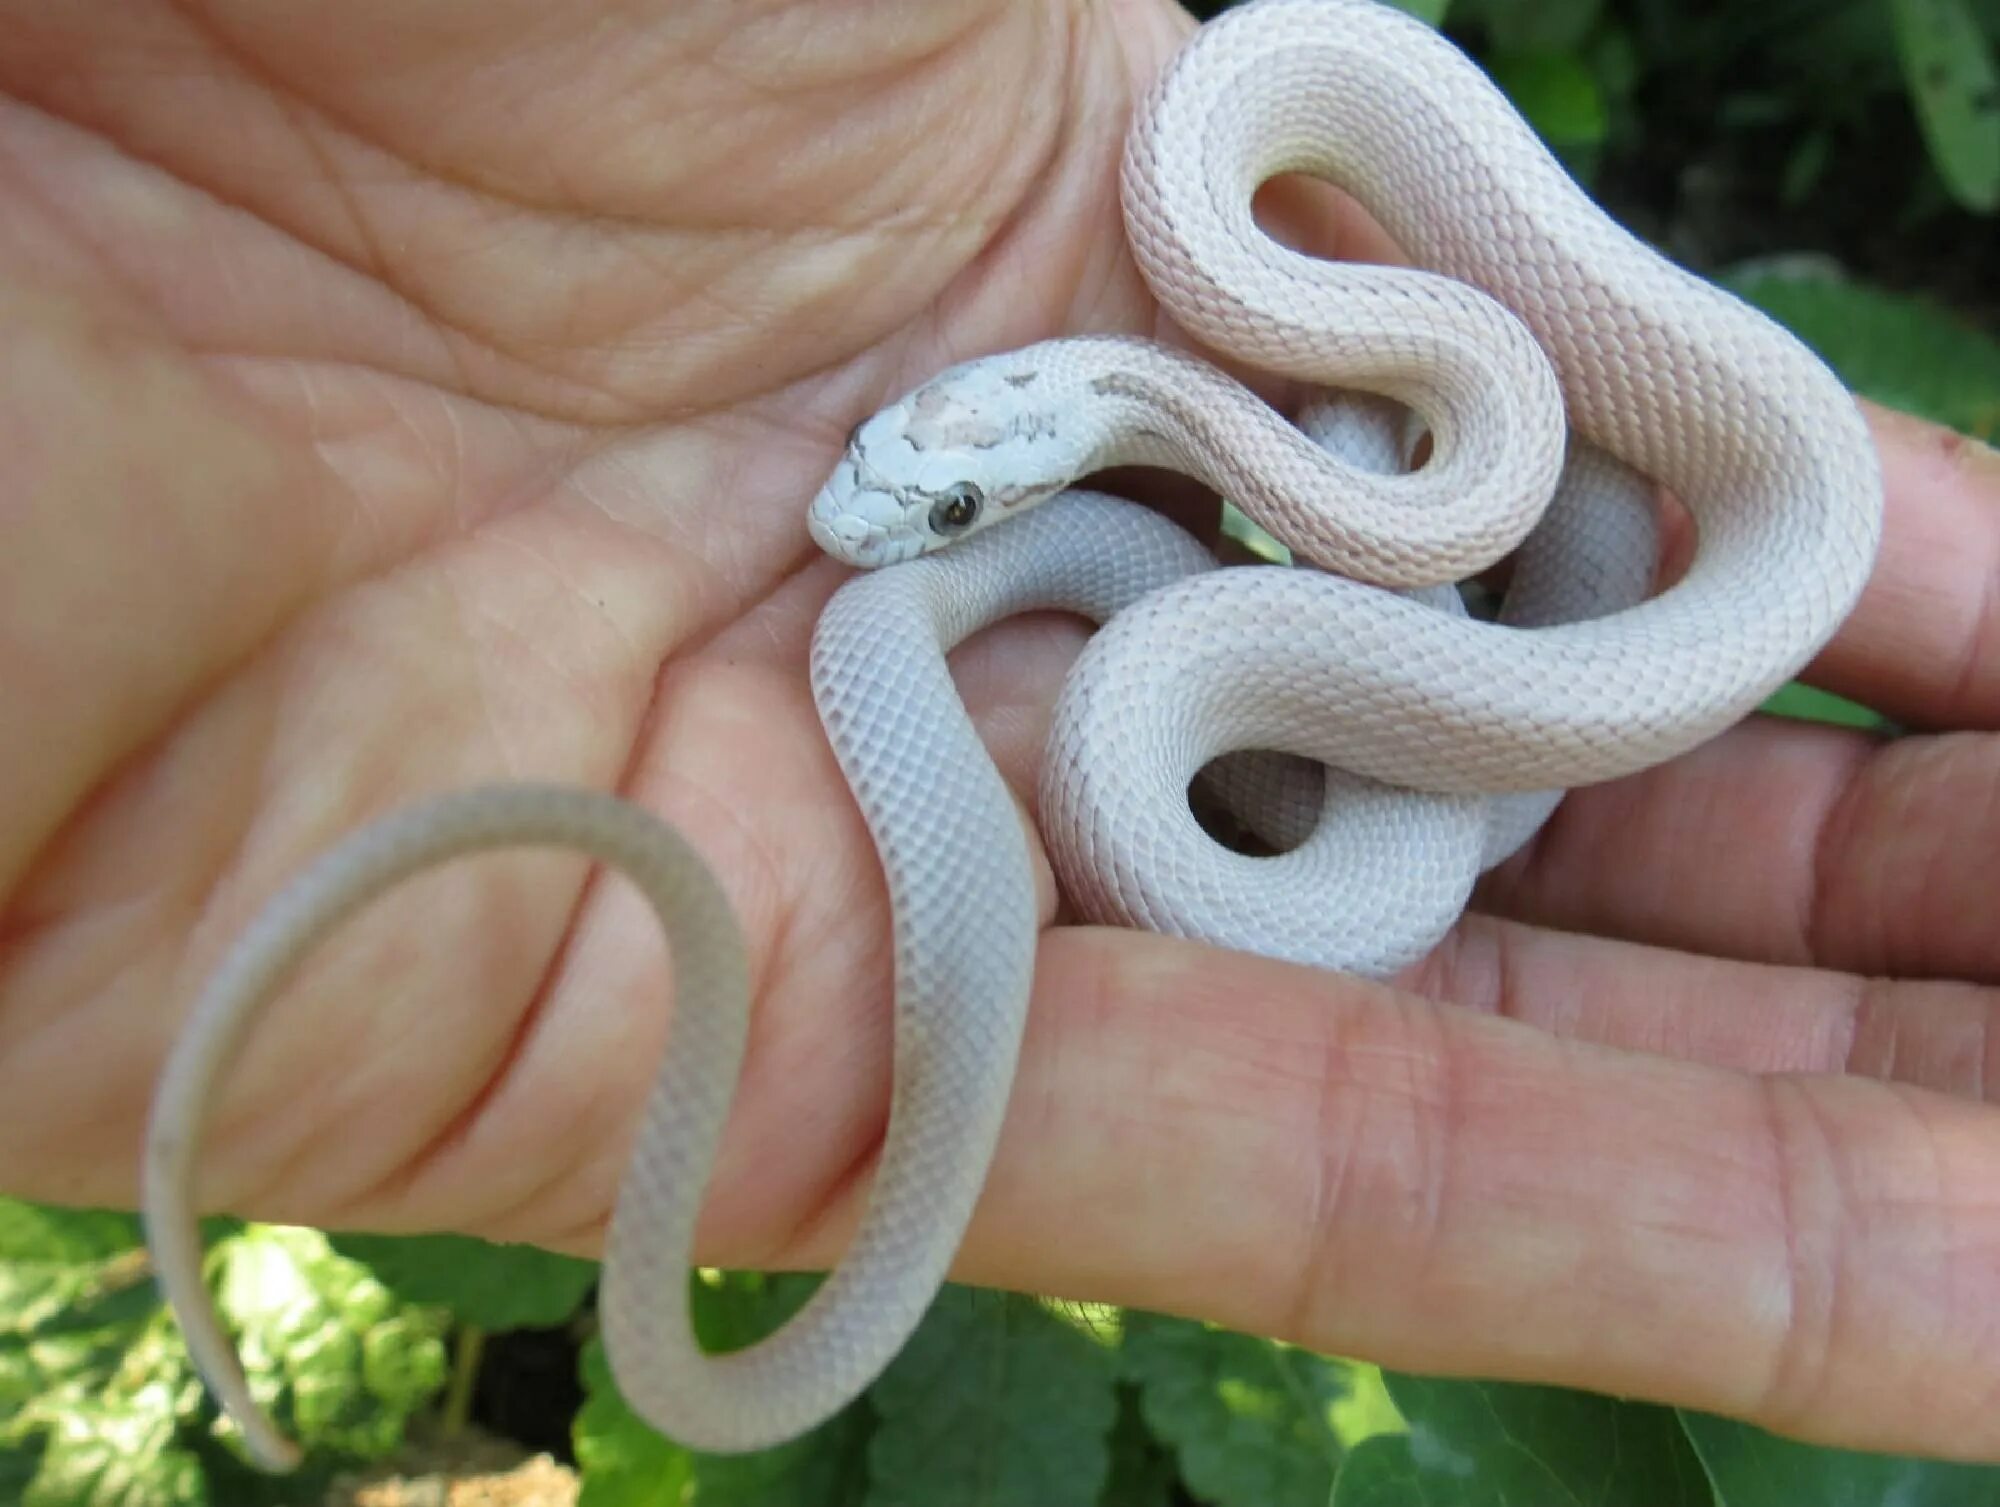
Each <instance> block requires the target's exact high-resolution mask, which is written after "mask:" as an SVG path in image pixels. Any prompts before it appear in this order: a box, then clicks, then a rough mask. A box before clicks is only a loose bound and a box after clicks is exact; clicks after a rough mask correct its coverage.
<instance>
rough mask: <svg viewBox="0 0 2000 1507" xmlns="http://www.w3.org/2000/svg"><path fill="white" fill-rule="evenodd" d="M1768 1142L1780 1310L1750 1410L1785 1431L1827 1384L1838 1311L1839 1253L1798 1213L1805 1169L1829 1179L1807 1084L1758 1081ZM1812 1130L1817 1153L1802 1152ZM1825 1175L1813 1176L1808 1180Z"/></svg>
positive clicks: (1803, 1415)
mask: <svg viewBox="0 0 2000 1507" xmlns="http://www.w3.org/2000/svg"><path fill="white" fill-rule="evenodd" d="M1756 1082H1757V1087H1758V1090H1759V1097H1760V1100H1761V1102H1762V1105H1763V1110H1764V1115H1763V1119H1764V1125H1765V1130H1766V1134H1767V1136H1768V1139H1769V1146H1770V1152H1769V1165H1770V1167H1771V1169H1772V1170H1771V1178H1770V1185H1771V1188H1772V1191H1773V1193H1774V1195H1775V1203H1776V1206H1777V1208H1778V1211H1779V1214H1780V1219H1781V1227H1782V1229H1783V1231H1784V1242H1783V1243H1784V1249H1785V1252H1786V1258H1787V1259H1786V1261H1785V1264H1784V1272H1785V1276H1786V1291H1785V1302H1784V1313H1783V1316H1782V1319H1781V1320H1780V1322H1779V1323H1778V1324H1777V1326H1776V1327H1775V1329H1774V1330H1773V1332H1772V1335H1771V1343H1770V1361H1769V1364H1768V1366H1767V1367H1766V1368H1765V1376H1764V1379H1763V1381H1762V1383H1761V1385H1760V1386H1759V1388H1758V1390H1757V1392H1756V1393H1755V1395H1754V1399H1753V1400H1752V1406H1753V1407H1754V1409H1755V1411H1756V1413H1757V1414H1758V1415H1759V1416H1761V1417H1764V1418H1769V1419H1771V1420H1772V1421H1773V1427H1775V1428H1777V1429H1778V1430H1780V1431H1781V1432H1782V1431H1785V1430H1786V1429H1787V1428H1788V1427H1794V1428H1795V1427H1796V1426H1797V1421H1798V1420H1802V1419H1804V1418H1807V1417H1809V1416H1810V1407H1811V1402H1812V1400H1813V1399H1814V1398H1815V1397H1816V1396H1818V1395H1820V1394H1821V1393H1822V1392H1823V1390H1824V1386H1825V1380H1826V1376H1827V1373H1828V1363H1829V1360H1830V1358H1831V1354H1832V1350H1831V1347H1832V1344H1833V1335H1834V1321H1835V1317H1836V1315H1837V1312H1838V1308H1839V1303H1838V1290H1839V1273H1838V1270H1837V1266H1838V1260H1837V1258H1836V1260H1835V1261H1833V1262H1827V1261H1826V1260H1825V1259H1824V1257H1825V1255H1826V1253H1827V1252H1829V1251H1835V1252H1837V1251H1838V1249H1839V1244H1838V1241H1837V1240H1835V1239H1832V1238H1829V1237H1828V1236H1827V1235H1826V1234H1825V1233H1824V1231H1825V1229H1826V1226H1825V1225H1824V1224H1823V1223H1820V1224H1814V1225H1809V1224H1808V1222H1807V1218H1808V1216H1806V1215H1805V1214H1803V1213H1802V1205H1803V1204H1804V1202H1805V1199H1804V1196H1803V1188H1802V1185H1803V1184H1804V1183H1805V1182H1806V1181H1807V1175H1808V1172H1809V1171H1813V1172H1818V1173H1821V1174H1822V1175H1823V1177H1824V1176H1826V1175H1830V1174H1831V1171H1832V1169H1831V1167H1830V1166H1829V1165H1827V1148H1826V1145H1825V1143H1824V1141H1823V1140H1819V1139H1817V1133H1818V1129H1819V1127H1818V1123H1817V1120H1816V1117H1815V1116H1814V1115H1813V1112H1812V1106H1811V1104H1810V1102H1809V1100H1810V1092H1809V1090H1808V1089H1807V1088H1806V1086H1805V1085H1803V1084H1801V1083H1799V1082H1796V1081H1794V1080H1792V1079H1789V1078H1785V1077H1781V1076H1776V1075H1772V1076H1767V1077H1763V1078H1760V1079H1758V1080H1756ZM1808 1132H1811V1133H1812V1134H1813V1136H1814V1137H1815V1139H1814V1140H1813V1142H1812V1144H1813V1146H1814V1148H1815V1150H1814V1151H1813V1152H1812V1153H1810V1154H1809V1153H1808V1152H1807V1150H1806V1136H1807V1133H1808ZM1823 1177H1815V1178H1813V1179H1812V1181H1813V1182H1814V1183H1818V1182H1820V1181H1821V1180H1823Z"/></svg>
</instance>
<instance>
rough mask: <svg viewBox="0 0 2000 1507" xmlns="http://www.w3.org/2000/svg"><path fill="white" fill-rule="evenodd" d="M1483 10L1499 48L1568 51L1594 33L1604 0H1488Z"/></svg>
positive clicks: (1496, 45)
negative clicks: (1591, 32)
mask: <svg viewBox="0 0 2000 1507" xmlns="http://www.w3.org/2000/svg"><path fill="white" fill-rule="evenodd" d="M1481 9H1482V13H1483V14H1484V16H1485V20H1486V29H1487V30H1488V31H1489V32H1490V33H1491V34H1492V37H1493V45H1494V47H1495V49H1496V50H1498V51H1501V52H1543V53H1568V52H1572V51H1574V50H1575V49H1576V48H1578V47H1580V46H1582V45H1583V40H1584V38H1585V37H1587V36H1589V35H1590V31H1591V28H1592V27H1594V26H1595V25H1596V24H1597V20H1598V17H1599V16H1600V15H1601V14H1602V13H1603V11H1604V0H1485V3H1484V5H1483V6H1482V7H1481Z"/></svg>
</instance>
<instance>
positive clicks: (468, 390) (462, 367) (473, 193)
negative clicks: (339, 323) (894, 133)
mask: <svg viewBox="0 0 2000 1507" xmlns="http://www.w3.org/2000/svg"><path fill="white" fill-rule="evenodd" d="M228 56H229V58H230V60H231V62H232V63H233V64H234V65H235V66H236V67H237V68H238V69H239V71H241V72H243V73H244V75H245V77H246V78H249V79H251V80H253V81H255V82H258V83H261V84H264V85H266V86H268V87H270V88H272V89H274V90H277V91H281V94H282V97H283V98H284V99H285V100H286V101H288V102H290V103H291V104H293V105H294V106H296V107H297V108H299V109H305V110H310V111H313V112H315V113H317V114H319V115H321V116H323V117H325V118H326V119H327V121H328V124H329V125H331V126H333V127H334V128H336V129H339V130H342V131H345V132H348V133H349V134H350V135H352V136H353V137H354V139H355V140H356V141H357V143H359V144H360V145H361V146H363V147H365V148H367V149H368V150H369V151H371V152H375V153H378V154H380V155H381V156H382V157H383V158H384V160H389V161H393V162H395V163H396V164H397V165H398V166H399V167H400V168H402V169H404V170H405V171H408V172H411V173H413V174H417V175H422V174H424V173H425V171H426V170H425V169H424V167H423V166H422V165H420V164H417V163H413V162H412V161H410V160H409V159H407V158H405V157H403V156H401V155H400V154H398V153H396V152H395V151H394V150H393V149H392V148H391V147H389V146H388V145H386V144H384V143H380V142H375V141H372V140H370V139H369V138H368V137H367V136H365V135H361V134H358V133H357V132H356V130H355V128H354V127H353V125H352V123H351V122H347V121H342V120H340V119H338V118H336V117H333V116H331V115H329V114H328V112H327V111H326V110H325V109H324V108H323V107H322V106H320V105H319V104H318V103H317V102H316V101H309V100H306V99H305V98H304V97H303V96H300V95H298V94H297V93H296V91H295V90H293V89H292V88H291V87H290V85H289V84H288V83H287V81H286V80H285V79H283V78H281V77H278V76H276V75H272V74H270V73H268V71H267V70H263V69H261V68H260V67H258V66H257V65H256V62H255V60H254V59H253V58H251V57H249V56H247V55H244V54H241V53H240V52H232V53H230V54H228ZM286 118H287V119H288V120H291V121H292V123H293V127H294V134H295V135H296V137H297V139H298V140H299V141H300V143H301V144H302V146H305V147H307V148H308V149H309V150H310V152H311V155H312V157H313V159H314V160H315V161H317V162H319V163H320V164H321V165H322V167H323V169H324V178H325V181H327V182H330V183H332V184H333V185H335V187H336V190H337V192H338V193H339V194H340V195H341V201H342V203H343V204H344V205H346V206H347V208H348V210H349V219H350V221H351V222H352V224H353V225H354V227H355V230H356V233H357V235H358V236H360V238H361V240H362V242H363V245H364V247H365V248H367V249H368V250H369V252H370V253H371V254H369V255H366V256H364V257H362V258H360V259H359V260H357V259H355V258H354V257H352V256H351V255H348V254H346V253H342V252H341V251H339V250H338V249H337V248H336V247H335V246H333V245H332V244H330V243H328V242H327V241H326V239H325V238H324V237H319V238H314V239H313V240H312V241H311V242H310V244H312V245H313V249H315V250H316V251H318V252H319V253H320V254H321V255H324V256H327V257H329V258H330V259H332V260H335V261H337V262H339V263H341V264H342V265H345V266H347V267H348V268H349V270H351V271H354V272H356V273H357V274H359V275H362V276H365V277H368V278H370V280H371V281H373V282H375V283H376V284H377V285H378V286H381V287H383V288H385V289H386V290H388V291H390V292H392V293H393V294H394V295H395V296H396V297H397V298H398V299H399V300H400V301H401V302H402V303H403V304H404V306H405V307H406V308H408V309H409V310H410V311H411V312H412V313H414V314H416V315H418V316H419V317H421V318H422V319H423V320H424V321H425V322H426V323H428V324H429V325H430V326H431V327H432V328H433V329H434V330H435V331H436V332H437V333H438V334H439V335H440V337H441V338H442V341H443V344H442V347H441V349H442V350H443V352H444V354H445V356H446V359H448V360H449V361H451V362H452V363H453V366H454V368H455V370H456V373H457V375H456V378H455V381H454V386H455V388H456V390H458V391H459V392H461V393H463V394H465V395H467V396H476V397H478V398H480V399H481V400H482V401H488V402H493V401H500V402H508V401H509V400H508V399H507V398H506V397H505V396H504V395H503V394H500V393H496V392H495V391H494V390H493V384H492V383H491V382H490V381H489V382H481V381H476V380H474V378H473V375H472V372H471V368H470V367H468V366H467V365H466V363H465V361H464V359H463V356H462V354H461V351H462V347H463V345H465V344H467V343H469V344H470V345H471V346H472V347H473V348H474V349H475V350H476V351H478V352H480V353H483V354H485V355H488V356H491V357H493V358H494V359H496V360H498V361H500V362H501V363H502V364H503V366H504V365H508V364H513V365H516V366H518V367H519V368H521V369H522V370H524V371H526V372H528V373H530V374H532V375H534V376H536V377H539V378H543V379H547V380H551V381H554V382H556V383H557V384H559V385H560V386H567V387H568V388H570V389H573V390H575V391H578V392H581V393H582V394H584V395H585V396H586V397H588V398H591V399H606V400H609V401H610V403H611V405H612V407H611V409H610V410H608V411H606V412H590V411H579V410H578V409H577V408H576V405H575V404H574V403H568V404H566V405H564V407H563V409H562V411H561V412H560V414H559V415H558V414H557V413H555V412H552V411H551V410H549V409H548V408H547V407H546V406H544V407H541V408H537V409H534V410H532V411H535V412H537V413H538V414H541V415H542V416H547V417H557V416H560V417H562V418H564V419H579V418H580V419H583V420H586V421H590V422H597V423H609V422H620V421H624V420H629V419H632V418H636V417H639V416H641V412H640V410H636V409H634V408H632V407H631V406H630V398H629V397H628V396H627V395H624V394H623V393H622V392H621V390H620V389H619V388H618V387H617V386H615V385H610V384H607V383H603V382H595V383H592V382H587V381H586V380H585V378H584V376H583V374H582V373H581V372H580V371H576V370H568V371H557V370H553V369H551V368H550V367H548V366H547V365H545V364H543V363H542V362H539V361H537V360H535V359H534V356H533V352H532V350H531V349H530V348H529V347H528V346H526V345H523V344H521V343H519V342H515V343H511V344H507V343H498V342H496V341H494V340H493V339H492V338H491V336H490V332H484V331H481V330H479V329H477V328H474V327H472V326H471V325H469V324H467V323H466V322H465V321H464V320H461V319H458V318H456V317H453V316H450V315H448V314H447V313H446V311H445V310H444V309H443V308H442V307H440V306H439V305H438V304H437V303H436V301H435V300H433V299H430V298H427V297H424V296H422V295H421V293H420V291H419V290H418V289H416V288H414V287H412V286H411V285H409V283H408V281H407V279H403V278H401V277H399V276H397V275H395V271H394V266H393V264H392V262H391V261H390V260H389V259H388V258H387V257H386V255H385V254H384V252H383V247H382V241H381V237H380V236H379V235H378V234H377V233H376V232H375V230H374V228H373V225H372V222H370V221H369V219H368V217H367V216H366V215H364V214H363V213H362V211H361V210H360V207H359V204H358V202H357V201H355V200H354V199H353V198H352V196H351V194H349V193H348V191H347V187H346V183H347V179H346V176H345V175H343V174H342V173H341V172H340V171H339V169H338V168H337V167H336V166H335V165H334V159H333V157H332V156H331V155H330V154H329V153H328V152H326V151H325V150H324V149H323V148H322V147H321V146H320V144H319V141H318V137H317V135H316V134H315V133H314V132H313V131H311V130H309V129H308V128H307V126H306V125H305V124H304V122H303V121H302V120H300V119H299V118H298V116H297V115H296V113H295V112H294V111H288V112H287V115H286ZM121 144H122V145H124V146H125V149H126V150H127V151H131V150H132V147H131V145H130V144H129V143H121ZM148 160H152V159H148ZM153 165H155V166H157V167H160V168H162V170H166V171H170V172H171V171H172V169H171V168H170V167H169V166H168V164H166V163H165V162H160V161H154V163H153ZM429 183H430V186H431V187H433V188H436V187H444V188H450V189H456V190H457V191H459V192H460V193H461V194H462V195H465V196H468V197H470V198H472V199H474V201H475V202H480V201H481V198H482V195H483V190H481V189H480V188H479V187H478V186H476V185H469V184H465V183H458V182H452V181H450V180H448V179H440V178H437V177H435V175H433V176H432V177H431V178H430V180H429ZM205 191H206V192H207V193H208V194H209V195H210V196H212V197H215V198H216V199H217V200H218V202H223V203H228V204H230V205H231V206H232V207H234V208H237V209H239V210H240V211H242V212H244V213H248V214H251V215H252V216H253V217H256V218H258V219H260V220H262V221H263V222H264V223H266V224H269V225H271V226H272V228H273V229H276V230H278V231H279V232H280V233H281V234H286V235H289V236H293V237H297V236H301V235H304V234H305V233H306V232H305V229H304V227H303V226H300V225H288V224H283V223H281V222H278V221H275V220H272V219H271V218H270V217H269V215H268V213H267V212H266V211H265V210H263V209H261V208H259V207H257V206H253V205H252V204H250V203H248V202H247V201H241V200H238V199H234V198H232V197H230V196H228V195H226V194H224V193H222V192H221V190H220V189H219V187H218V186H217V184H216V183H215V182H214V180H213V179H210V180H209V181H208V183H207V185H206V188H205ZM484 197H485V198H486V199H489V200H490V197H491V196H490V195H485V196H484ZM501 202H502V203H503V205H504V207H506V208H508V209H509V210H513V211H516V212H519V213H526V214H532V215H538V216H541V217H543V218H549V219H552V220H553V219H556V218H557V215H556V212H552V211H549V210H547V209H545V208H544V207H542V206H539V205H532V204H515V203H512V202H508V201H501ZM904 214H905V216H907V217H911V218H916V219H918V220H919V221H920V222H921V221H922V220H924V219H926V218H928V217H926V216H923V215H922V213H921V211H919V210H906V211H904ZM594 218H595V219H598V220H601V219H602V216H595V217H594ZM640 228H643V229H645V230H647V231H648V232H649V233H650V234H651V235H653V236H655V237H657V236H668V237H671V238H672V240H673V242H674V243H675V244H677V245H678V244H680V243H684V242H686V241H687V240H688V238H689V237H690V236H697V237H702V236H704V232H703V229H702V227H701V226H699V225H698V224H695V225H690V224H688V223H686V222H685V220H683V222H682V223H677V224H675V225H673V226H663V225H660V224H658V223H651V224H645V225H642V226H641V227H640ZM904 231H905V227H904V226H902V225H900V224H897V223H895V222H894V221H893V220H892V221H891V222H889V223H882V222H880V221H879V220H878V222H877V223H876V224H874V225H871V226H869V227H867V229H866V231H865V233H863V238H864V239H865V240H883V239H887V240H889V241H891V242H901V241H903V240H905V239H907V236H906V234H905V233H904ZM746 233H748V234H751V235H753V236H755V237H756V238H757V239H761V240H767V241H770V242H772V243H774V244H777V245H781V246H782V247H783V249H785V250H796V249H797V246H796V244H795V243H796V242H797V240H798V236H797V235H795V234H789V233H788V234H787V235H786V236H783V237H779V236H777V235H776V234H775V233H772V232H768V231H764V230H761V229H755V230H746ZM979 238H980V237H979V234H978V232H977V231H976V230H975V231H974V233H973V234H972V235H970V236H969V237H968V239H969V240H971V241H973V242H975V243H976V242H977V241H978V240H979ZM626 249H627V250H628V251H630V250H631V248H630V247H629V246H628V247H627V248H626ZM685 261H686V257H685V256H680V255H670V254H668V253H667V252H666V251H665V250H664V249H663V254H662V256H661V257H660V258H659V259H658V261H657V262H656V263H655V266H656V267H666V266H671V267H679V266H680V265H681V264H682V263H684V262H685ZM739 261H740V253H733V254H731V255H728V256H725V257H722V258H720V259H719V265H720V266H721V267H722V268H723V269H725V272H726V270H727V269H728V268H730V267H731V266H733V265H734V264H736V263H737V262H739ZM680 275H681V277H683V278H685V276H686V273H685V271H684V270H683V271H682V272H681V274H680ZM695 293H702V294H704V295H705V296H708V297H711V298H719V297H720V296H721V295H720V294H719V293H717V292H716V291H714V290H704V289H702V288H699V287H695V288H689V287H686V286H683V288H682V290H681V294H680V301H681V302H683V303H684V302H685V299H686V298H687V297H688V296H690V295H692V294H695ZM725 312H726V308H725ZM627 323H628V321H627V320H625V319H624V318H623V317H622V316H620V317H619V318H618V320H617V327H618V328H621V329H622V328H624V327H626V325H627ZM407 375H411V376H415V375H416V374H415V373H414V372H412V373H408V374H407ZM512 402H513V403H514V405H515V406H519V403H520V400H519V399H518V398H517V399H514V400H512ZM648 407H649V408H650V410H651V411H652V412H653V413H655V414H657V413H658V412H659V411H660V410H659V405H658V404H651V405H648ZM694 411H697V412H698V411H700V410H699V409H696V410H694Z"/></svg>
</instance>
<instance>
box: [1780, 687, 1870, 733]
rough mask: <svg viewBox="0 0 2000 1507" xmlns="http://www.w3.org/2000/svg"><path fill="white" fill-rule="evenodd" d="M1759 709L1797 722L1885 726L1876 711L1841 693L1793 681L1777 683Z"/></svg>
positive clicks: (1850, 725)
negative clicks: (1776, 687) (1775, 691)
mask: <svg viewBox="0 0 2000 1507" xmlns="http://www.w3.org/2000/svg"><path fill="white" fill-rule="evenodd" d="M1762 710H1763V711H1765V712H1766V713H1768V714H1769V715H1771V716H1773V717H1790V718H1792V719H1793V720H1795V721H1798V722H1830V723H1832V724H1834V725H1835V726H1836V727H1862V728H1876V727H1887V726H1888V722H1887V720H1886V719H1885V718H1884V717H1883V716H1882V714H1881V713H1879V712H1871V711H1870V710H1869V709H1868V708H1867V707H1865V706H1861V705H1858V704H1857V703H1855V702H1852V701H1849V700H1848V699H1847V698H1846V697H1844V696H1836V695H1834V694H1833V692H1831V691H1822V690H1819V689H1817V688H1816V687H1813V686H1809V685H1801V684H1799V683H1798V682H1797V681H1794V682H1793V683H1792V684H1790V685H1787V686H1783V687H1780V688H1779V690H1778V691H1777V693H1776V694H1775V695H1773V696H1772V697H1771V699H1770V700H1769V701H1766V702H1765V703H1764V705H1763V708H1762Z"/></svg>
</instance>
